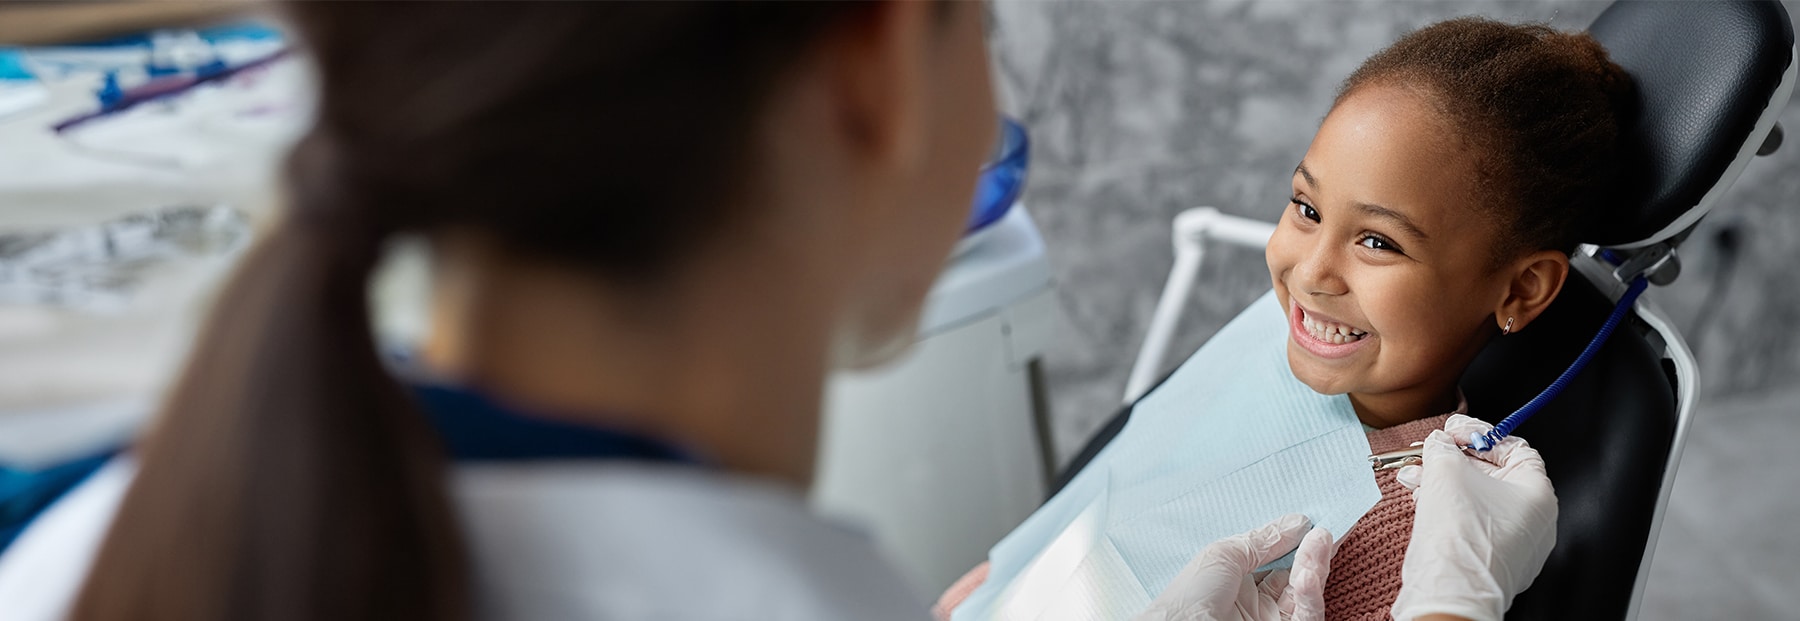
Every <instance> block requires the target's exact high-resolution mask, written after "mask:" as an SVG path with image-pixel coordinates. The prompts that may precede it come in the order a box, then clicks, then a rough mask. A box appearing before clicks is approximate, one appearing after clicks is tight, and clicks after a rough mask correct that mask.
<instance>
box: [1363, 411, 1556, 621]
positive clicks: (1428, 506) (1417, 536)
mask: <svg viewBox="0 0 1800 621" xmlns="http://www.w3.org/2000/svg"><path fill="white" fill-rule="evenodd" d="M1492 428H1493V427H1492V426H1491V425H1489V424H1487V423H1484V422H1482V421H1480V420H1477V419H1474V418H1470V417H1467V416H1463V415H1461V414H1458V415H1455V416H1451V417H1450V420H1449V421H1448V422H1446V423H1444V430H1442V431H1433V432H1431V435H1430V436H1428V437H1426V438H1425V447H1424V449H1425V451H1424V452H1425V454H1424V464H1423V465H1421V466H1407V467H1404V468H1401V469H1400V471H1399V472H1397V473H1395V476H1396V477H1398V479H1399V481H1400V484H1401V485H1405V486H1406V487H1408V488H1411V489H1412V490H1413V502H1414V503H1415V505H1416V508H1415V509H1414V512H1413V533H1412V542H1411V543H1409V544H1407V546H1406V561H1405V562H1404V563H1402V564H1401V566H1400V584H1401V586H1400V596H1399V598H1398V599H1396V600H1395V601H1394V608H1393V611H1392V612H1393V615H1394V619H1395V620H1396V621H1409V620H1410V619H1414V618H1416V617H1419V616H1420V615H1426V614H1434V613H1437V614H1448V615H1455V616H1460V617H1463V618H1466V619H1471V620H1473V621H1499V619H1500V617H1501V614H1502V613H1504V612H1506V609H1507V608H1509V607H1511V606H1512V600H1513V596H1516V595H1518V594H1519V592H1520V591H1524V590H1525V588H1526V587H1528V586H1531V581H1532V580H1533V579H1534V578H1537V575H1538V571H1539V570H1541V569H1543V567H1544V560H1545V559H1547V558H1549V557H1550V548H1552V547H1555V546H1556V490H1554V489H1552V488H1551V486H1550V478H1549V477H1548V476H1546V475H1545V474H1544V458H1543V457H1542V456H1540V455H1538V452H1537V450H1536V449H1533V448H1531V445H1529V444H1526V443H1525V441H1524V440H1522V439H1520V438H1518V437H1516V436H1511V437H1507V438H1506V439H1505V440H1502V441H1501V442H1500V444H1499V445H1498V446H1495V447H1494V448H1493V449H1491V450H1489V451H1487V452H1482V453H1476V452H1465V451H1463V450H1462V448H1461V447H1460V446H1459V445H1458V444H1457V440H1456V439H1458V438H1467V437H1469V435H1470V434H1471V433H1487V431H1488V430H1489V429H1492Z"/></svg>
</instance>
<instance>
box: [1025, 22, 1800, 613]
mask: <svg viewBox="0 0 1800 621" xmlns="http://www.w3.org/2000/svg"><path fill="white" fill-rule="evenodd" d="M1590 32H1591V33H1592V34H1593V35H1594V36H1595V37H1596V38H1597V39H1598V40H1599V41H1600V42H1601V43H1602V44H1603V45H1605V46H1606V47H1607V49H1608V51H1609V52H1610V53H1611V54H1612V56H1613V59H1614V60H1615V61H1617V62H1618V63H1619V64H1620V65H1621V66H1623V67H1624V68H1625V69H1626V70H1627V71H1628V72H1629V73H1631V75H1632V76H1633V78H1634V82H1635V84H1636V86H1637V89H1638V108H1637V109H1636V110H1633V111H1631V116H1630V118H1628V119H1627V122H1626V125H1625V128H1626V136H1625V139H1626V141H1627V144H1628V145H1629V146H1628V147H1627V149H1626V150H1627V152H1630V153H1632V154H1633V159H1632V160H1630V161H1629V162H1628V165H1627V173H1626V175H1625V176H1624V183H1623V188H1622V190H1623V191H1624V194H1623V196H1624V197H1625V200H1622V201H1621V202H1619V203H1618V204H1616V205H1611V206H1608V207H1607V209H1608V213H1607V214H1605V216H1604V217H1602V218H1600V219H1599V220H1600V224H1599V225H1597V226H1596V230H1594V231H1591V232H1590V234H1589V235H1588V237H1589V238H1590V240H1591V241H1592V242H1593V243H1594V244H1596V245H1599V246H1605V247H1612V248H1617V249H1621V251H1623V252H1626V253H1629V252H1632V250H1628V249H1645V248H1652V247H1655V246H1657V245H1664V246H1665V247H1666V249H1669V250H1670V251H1671V252H1672V249H1673V247H1674V245H1675V244H1678V243H1679V242H1680V241H1681V240H1682V239H1683V238H1685V236H1686V234H1687V232H1689V231H1691V230H1692V227H1693V225H1694V223H1696V222H1697V221H1698V220H1699V219H1700V217H1701V216H1703V215H1705V213H1706V212H1707V211H1708V210H1709V209H1710V208H1711V207H1712V206H1713V205H1714V204H1715V203H1716V202H1717V200H1716V199H1717V197H1718V195H1719V194H1720V193H1722V192H1723V190H1724V189H1725V187H1727V186H1729V185H1730V184H1731V182H1732V181H1734V180H1735V179H1736V177H1737V175H1738V173H1739V172H1741V171H1742V169H1743V166H1744V164H1745V163H1746V162H1747V161H1748V160H1749V159H1750V158H1751V157H1753V156H1754V155H1756V154H1757V152H1758V151H1759V150H1760V151H1762V152H1764V153H1766V152H1767V151H1769V150H1772V148H1773V146H1774V145H1775V144H1778V142H1779V140H1780V129H1779V128H1778V127H1775V126H1774V118H1775V115H1777V114H1779V112H1780V108H1782V107H1784V106H1785V104H1786V101H1787V98H1788V96H1789V95H1790V94H1791V91H1792V88H1793V79H1794V78H1793V74H1794V68H1793V66H1792V65H1793V60H1794V53H1793V50H1794V35H1793V26H1792V23H1791V22H1790V21H1789V17H1788V15H1787V12H1786V11H1785V10H1784V9H1783V8H1782V6H1781V5H1780V4H1779V3H1776V2H1773V1H1750V0H1733V1H1722V2H1657V1H1644V2H1618V3H1615V4H1614V5H1612V6H1610V7H1608V8H1607V10H1606V11H1605V12H1604V13H1602V14H1601V15H1600V17H1599V18H1597V19H1596V20H1595V21H1594V24H1593V25H1592V27H1591V29H1590ZM1765 147H1766V148H1765ZM1638 251H1639V252H1642V251H1643V250H1638ZM1582 259H1583V260H1589V261H1591V259H1586V258H1585V257H1584V258H1582ZM1672 277H1673V275H1672V274H1670V275H1668V278H1672ZM1603 278H1606V279H1610V278H1611V277H1610V276H1603ZM1659 282H1666V281H1659ZM1597 285H1598V286H1597ZM1620 288H1622V287H1621V285H1620V284H1619V283H1617V282H1606V281H1605V280H1602V281H1599V282H1595V281H1590V280H1588V279H1587V278H1585V277H1584V275H1583V274H1580V273H1571V274H1570V278H1569V281H1568V283H1567V284H1566V285H1565V286H1564V288H1563V291H1562V293H1561V295H1559V296H1558V298H1557V300H1556V301H1555V302H1554V303H1552V304H1551V306H1550V308H1549V309H1548V310H1546V312H1545V313H1544V315H1543V316H1542V317H1540V318H1539V319H1538V320H1537V321H1536V322H1534V323H1532V324H1531V326H1530V327H1529V328H1528V329H1526V330H1524V331H1522V332H1520V333H1518V334H1515V335H1512V336H1509V337H1506V338H1498V339H1494V341H1493V342H1492V343H1491V344H1490V345H1489V346H1488V347H1487V348H1486V349H1485V350H1484V351H1483V352H1482V353H1481V354H1480V355H1479V357H1478V358H1477V359H1476V360H1475V361H1474V363H1473V364H1471V365H1470V367H1469V369H1468V370H1467V372H1466V373H1465V375H1464V377H1463V380H1462V386H1463V390H1464V394H1465V395H1466V396H1467V397H1468V400H1469V407H1470V413H1471V414H1472V415H1474V416H1476V417H1478V418H1481V419H1483V420H1486V421H1488V422H1498V421H1499V420H1500V419H1501V418H1504V417H1505V416H1506V415H1508V414H1510V413H1512V412H1513V411H1514V410H1516V409H1517V408H1518V407H1519V406H1521V405H1523V404H1524V403H1525V402H1526V401H1528V400H1530V399H1531V398H1532V397H1534V396H1536V395H1537V393H1538V392H1539V391H1541V390H1543V389H1544V387H1546V386H1548V385H1550V383H1551V381H1552V380H1554V379H1555V378H1556V376H1557V375H1558V374H1560V373H1561V372H1562V371H1563V370H1564V369H1566V368H1568V366H1569V363H1570V362H1572V361H1573V360H1574V359H1575V357H1576V356H1577V355H1578V354H1579V353H1580V352H1581V350H1582V348H1583V347H1584V346H1586V344H1587V343H1588V341H1589V340H1590V339H1592V338H1593V335H1594V334H1595V333H1596V332H1597V331H1598V329H1599V327H1600V325H1601V324H1602V323H1603V322H1604V321H1605V319H1606V316H1607V314H1608V312H1609V311H1610V310H1611V309H1612V306H1613V304H1614V302H1613V300H1614V298H1615V297H1616V295H1617V292H1618V289H1620ZM1674 336H1675V340H1677V341H1678V340H1679V335H1674ZM1666 340H1668V339H1666V338H1665V337H1664V335H1663V334H1660V333H1658V332H1657V331H1655V330H1652V329H1651V327H1650V326H1648V325H1646V324H1645V322H1644V321H1643V320H1642V319H1640V318H1639V317H1637V316H1630V317H1628V319H1627V322H1626V323H1625V324H1623V325H1622V326H1621V327H1620V329H1619V330H1618V331H1617V332H1615V333H1614V335H1613V336H1612V338H1611V339H1610V340H1609V341H1608V342H1607V344H1606V345H1605V346H1604V347H1603V348H1602V349H1601V351H1600V354H1599V355H1598V357H1597V358H1596V359H1595V360H1594V361H1593V363H1592V364H1590V365H1589V366H1588V367H1587V368H1586V369H1585V370H1584V371H1583V372H1582V373H1581V374H1580V375H1579V376H1577V377H1576V378H1575V380H1574V381H1573V382H1572V383H1571V384H1570V386H1569V387H1568V388H1567V389H1566V390H1565V391H1564V392H1563V393H1562V394H1560V395H1559V396H1557V397H1556V399H1555V400H1554V401H1552V402H1551V403H1550V404H1549V405H1548V406H1547V407H1546V408H1545V409H1544V410H1542V411H1540V412H1539V413H1538V414H1537V415H1536V416H1534V417H1533V418H1532V419H1531V420H1530V421H1528V422H1526V423H1524V424H1523V425H1522V426H1521V427H1520V429H1519V434H1520V435H1521V436H1523V437H1525V438H1528V439H1530V440H1531V442H1532V445H1533V446H1535V447H1537V448H1538V450H1539V451H1541V452H1542V453H1543V455H1544V459H1545V461H1546V463H1547V465H1548V470H1549V474H1550V479H1551V481H1552V482H1553V483H1554V484H1555V486H1556V491H1557V498H1558V500H1559V502H1560V513H1559V516H1558V519H1557V543H1556V548H1555V550H1554V551H1552V552H1551V555H1550V558H1549V560H1548V562H1547V563H1546V564H1545V566H1544V569H1543V572H1542V573H1541V574H1539V576H1538V578H1537V580H1536V581H1534V582H1533V583H1532V587H1531V588H1530V589H1529V590H1527V591H1526V592H1524V593H1522V594H1521V595H1520V596H1519V597H1518V598H1517V599H1516V600H1515V601H1514V603H1513V607H1512V608H1511V609H1510V610H1509V611H1508V612H1507V615H1506V617H1507V618H1508V619H1619V618H1626V617H1627V616H1629V615H1630V614H1631V613H1632V612H1633V611H1634V610H1635V602H1636V598H1637V597H1639V596H1640V595H1641V593H1636V591H1637V590H1638V589H1640V588H1641V584H1640V580H1639V578H1640V575H1639V574H1640V573H1641V572H1642V571H1644V570H1645V569H1647V563H1644V561H1645V560H1646V558H1647V556H1646V555H1647V553H1648V550H1649V549H1650V547H1651V546H1653V545H1654V544H1655V541H1654V532H1653V531H1654V529H1655V527H1656V521H1657V516H1658V515H1659V512H1660V510H1661V507H1662V506H1663V503H1664V502H1666V498H1661V494H1663V493H1664V489H1665V482H1666V481H1665V475H1667V476H1670V477H1672V476H1673V472H1672V471H1669V465H1670V464H1672V463H1673V459H1672V456H1673V455H1675V454H1676V452H1677V451H1678V450H1679V448H1680V447H1679V443H1678V440H1679V438H1678V435H1677V431H1678V424H1679V422H1680V418H1681V413H1683V412H1689V411H1691V406H1692V404H1681V403H1678V400H1677V395H1679V394H1681V391H1680V390H1678V388H1680V386H1678V383H1679V381H1680V378H1678V376H1677V374H1676V366H1677V365H1676V364H1675V362H1674V361H1673V360H1671V358H1669V357H1668V356H1667V352H1669V351H1671V350H1672V349H1673V348H1670V347H1668V346H1669V345H1670V343H1667V342H1665V341H1666ZM1680 351H1681V352H1683V353H1682V354H1681V355H1686V354H1685V346H1681V347H1680ZM1165 379H1166V378H1165ZM1688 388H1690V394H1692V393H1691V388H1692V387H1688ZM1153 391H1154V389H1152V392H1153ZM1131 409H1132V408H1131V406H1127V407H1126V408H1125V409H1124V410H1123V411H1121V412H1119V413H1118V414H1117V415H1116V416H1114V418H1113V419H1112V420H1111V421H1109V422H1108V423H1107V424H1106V425H1104V426H1103V427H1102V428H1101V430H1100V432H1099V433H1098V434H1096V435H1095V436H1094V437H1093V438H1092V439H1091V440H1090V441H1089V442H1088V444H1087V445H1086V446H1085V447H1084V448H1083V450H1081V451H1080V452H1079V453H1078V454H1077V455H1076V456H1075V458H1074V459H1073V460H1072V462H1071V463H1070V465H1069V466H1068V467H1067V468H1066V469H1065V470H1064V471H1063V472H1062V473H1061V474H1060V475H1059V476H1058V477H1057V479H1056V481H1054V482H1053V484H1052V486H1051V489H1052V493H1054V492H1055V491H1056V490H1060V489H1061V488H1062V486H1063V485H1064V484H1066V483H1067V482H1068V480H1069V479H1070V478H1071V477H1073V476H1074V473H1075V472H1077V471H1079V470H1080V469H1081V468H1082V467H1083V466H1085V465H1086V464H1087V463H1088V462H1089V461H1090V460H1092V459H1093V457H1094V455H1095V454H1097V453H1098V452H1099V451H1100V449H1101V448H1103V447H1104V446H1105V445H1106V443H1107V442H1108V441H1110V440H1111V439H1112V437H1113V436H1115V435H1117V434H1118V433H1119V431H1120V430H1121V429H1122V428H1123V427H1124V425H1125V422H1126V420H1127V419H1128V418H1129V417H1130V415H1131Z"/></svg>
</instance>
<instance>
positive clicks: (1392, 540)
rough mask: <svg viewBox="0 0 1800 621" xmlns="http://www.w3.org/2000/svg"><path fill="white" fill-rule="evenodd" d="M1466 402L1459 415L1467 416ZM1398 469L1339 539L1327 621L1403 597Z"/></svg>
mask: <svg viewBox="0 0 1800 621" xmlns="http://www.w3.org/2000/svg"><path fill="white" fill-rule="evenodd" d="M1468 410H1469V408H1468V405H1467V403H1466V402H1465V403H1464V404H1462V405H1460V406H1459V407H1457V408H1456V412H1451V414H1456V413H1467V412H1468ZM1448 418H1450V414H1444V415H1440V416H1433V417H1431V418H1421V419H1419V420H1415V421H1412V422H1409V423H1402V424H1399V425H1395V426H1393V427H1389V428H1387V429H1373V430H1370V431H1369V449H1370V452H1371V454H1373V453H1386V452H1388V451H1395V450H1399V449H1403V448H1406V447H1407V446H1408V445H1411V444H1412V443H1414V442H1419V441H1421V440H1424V439H1425V436H1428V435H1431V432H1432V430H1434V429H1443V428H1444V421H1445V420H1446V419H1448ZM1394 473H1395V471H1394V470H1381V471H1377V472H1376V473H1375V483H1376V485H1378V486H1379V487H1380V488H1381V500H1379V501H1376V502H1375V506H1374V507H1371V508H1370V509H1369V512H1368V513H1366V514H1364V515H1363V517H1362V519H1360V520H1357V521H1356V524H1355V525H1353V526H1351V527H1350V531H1349V532H1346V533H1344V534H1343V536H1342V537H1339V538H1338V549H1337V553H1336V554H1333V555H1332V557H1331V574H1330V575H1329V576H1327V577H1326V580H1325V618H1326V620H1327V621H1382V620H1385V619H1388V618H1389V615H1388V611H1389V609H1391V608H1393V606H1394V599H1395V598H1397V597H1399V596H1400V563H1401V561H1403V560H1405V559H1406V543H1407V542H1408V541H1411V540H1412V523H1413V501H1412V492H1411V491H1408V490H1407V489H1406V488H1405V487H1403V486H1401V485H1400V482H1399V481H1396V480H1394ZM987 574H988V564H987V563H985V562H984V563H982V564H980V565H976V566H975V569H972V570H969V573H968V574H965V575H964V576H963V577H962V578H960V579H958V580H957V581H956V584H953V585H950V588H949V589H946V590H945V591H944V594H943V595H942V596H940V597H939V598H938V602H937V605H935V606H932V607H931V612H932V614H933V615H934V616H936V617H937V618H938V619H939V620H940V621H948V620H949V619H950V611H952V610H955V609H956V607H957V606H958V605H960V604H962V603H963V600H965V599H968V598H969V595H971V594H973V593H974V592H975V589H976V588H977V587H979V586H981V583H982V582H984V581H986V580H987Z"/></svg>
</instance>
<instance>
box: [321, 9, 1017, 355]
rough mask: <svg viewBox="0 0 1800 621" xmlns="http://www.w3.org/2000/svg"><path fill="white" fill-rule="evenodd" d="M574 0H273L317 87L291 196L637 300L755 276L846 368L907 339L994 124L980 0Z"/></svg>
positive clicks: (953, 234) (962, 213)
mask: <svg viewBox="0 0 1800 621" xmlns="http://www.w3.org/2000/svg"><path fill="white" fill-rule="evenodd" d="M351 4H356V3H351ZM581 4H582V5H584V6H571V5H560V4H558V3H526V4H524V5H518V4H511V3H477V4H476V5H474V6H461V7H446V6H438V7H433V9H432V10H429V11H422V10H419V9H418V8H417V7H413V6H408V5H404V4H401V5H392V6H388V5H382V4H376V5H373V6H363V5H356V6H345V5H342V4H336V3H299V4H297V5H296V6H294V7H293V11H292V12H293V13H294V14H295V16H296V18H297V21H298V22H299V23H298V25H299V26H300V30H301V32H302V34H303V35H304V37H305V39H306V40H307V41H308V42H309V44H310V47H311V49H312V52H313V56H314V57H315V58H316V61H317V63H318V64H319V65H320V69H321V73H322V76H323V80H322V86H323V91H324V96H323V99H322V104H321V110H320V114H319V119H318V125H317V127H316V128H315V129H314V131H313V132H312V133H311V134H310V135H309V136H307V138H306V139H305V140H304V141H303V142H302V144H301V146H300V147H299V149H298V150H297V151H296V155H295V158H294V166H293V167H292V168H293V175H292V176H293V184H294V186H295V188H296V189H297V190H298V191H299V192H300V193H301V201H300V202H301V205H300V206H301V208H302V210H306V209H325V210H334V211H354V212H359V213H355V214H352V215H353V216H354V217H359V218H378V219H380V220H381V225H382V228H386V229H401V230H413V231H421V232H425V233H428V234H433V235H438V234H442V233H447V235H443V237H447V238H451V239H454V240H457V241H458V243H456V244H439V248H438V250H439V253H440V254H444V253H446V252H448V253H450V254H457V253H458V252H459V251H461V250H463V249H464V246H463V245H462V244H461V243H460V242H461V241H466V240H469V239H471V238H473V239H475V240H477V242H478V244H479V245H482V246H485V247H486V248H485V249H486V250H490V251H492V252H486V253H483V254H482V256H484V257H488V256H495V257H499V258H502V259H505V260H508V261H510V262H512V263H520V264H529V265H532V266H535V267H537V268H549V269H563V270H569V271H579V272H583V273H585V274H587V275H589V276H592V277H593V280H594V281H595V282H596V283H597V284H599V285H601V286H604V287H606V288H608V289H609V290H611V291H615V292H618V293H620V294H621V295H620V296H619V297H622V298H625V299H631V300H641V301H643V302H644V303H645V304H649V303H650V302H651V301H655V300H667V299H670V298H672V297H678V296H683V295H686V294H685V293H683V292H682V291H681V289H682V288H684V287H690V286H700V287H708V286H711V285H709V284H706V283H704V282H703V281H705V280H706V279H708V278H713V277H726V276H727V275H729V276H730V277H732V278H736V279H739V280H740V281H742V280H751V281H753V282H752V283H751V284H757V285H770V286H768V287H767V288H766V290H767V291H768V292H769V296H768V299H767V300H765V301H766V305H768V306H782V305H786V304H789V303H795V302H798V301H804V302H809V303H812V302H816V303H818V304H820V305H823V306H824V308H822V309H820V310H819V312H824V313H826V314H827V315H828V320H829V322H831V323H833V324H835V325H837V326H838V328H837V333H838V335H839V337H840V338H839V342H838V343H837V344H836V348H837V350H838V351H839V352H840V358H842V362H845V363H851V364H854V363H860V362H864V361H866V360H868V359H870V358H871V357H872V356H871V354H872V353H877V352H881V351H887V350H890V349H891V348H890V347H887V344H889V343H892V342H895V341H900V342H906V341H905V340H904V339H905V337H910V336H911V331H912V322H911V320H912V318H913V317H914V316H915V315H916V314H917V310H918V308H919V306H920V305H921V303H922V300H923V298H924V295H925V292H926V290H927V289H928V288H929V285H930V283H931V282H932V280H933V279H934V277H935V275H936V273H937V272H938V271H939V269H940V268H941V267H942V263H943V261H944V259H945V258H946V256H947V255H948V253H949V250H950V248H951V246H952V245H953V244H954V242H955V240H956V238H957V236H958V235H959V234H960V233H961V227H962V225H963V223H964V220H965V218H966V217H967V214H968V212H969V205H970V203H971V197H972V194H973V192H974V188H975V177H976V172H977V169H978V168H979V165H980V163H981V158H982V156H983V155H985V154H986V149H987V148H988V147H989V145H990V144H991V141H992V137H993V135H994V129H995V128H994V125H995V116H994V107H993V101H992V95H991V89H990V86H989V83H988V75H987V71H988V63H987V62H986V51H985V43H984V40H983V32H984V30H983V20H984V15H983V11H982V8H981V6H980V5H974V4H968V3H956V2H948V3H911V2H886V3H870V4H857V3H824V4H822V5H821V4H813V3H798V4H793V3H775V4H769V5H763V4H757V3H750V4H744V3H708V2H667V3H665V2H651V3H592V4H589V3H581ZM390 26H391V27H394V28H398V29H399V31H398V32H396V31H394V30H389V29H388V28H389V27H390ZM414 32H417V33H419V34H417V35H413V34H411V33H414ZM450 258H451V259H453V260H461V259H463V258H464V257H456V256H453V257H450ZM753 268H758V269H762V270H764V273H763V274H760V275H759V274H745V273H743V272H747V271H751V270H752V269H753ZM734 272H735V273H734ZM759 279H766V280H769V281H772V282H768V283H763V282H754V281H757V280H759ZM796 298H804V300H796ZM738 310H740V311H744V310H754V309H738ZM651 312H653V313H657V314H663V315H667V314H669V313H670V312H671V309H668V308H660V309H653V310H652V311H651ZM796 312H812V311H804V310H803V311H796ZM744 316H745V317H746V319H747V322H746V323H747V324H749V325H747V326H746V327H747V328H748V329H755V328H754V327H753V325H754V323H755V321H756V319H755V315H754V313H749V314H745V315H744Z"/></svg>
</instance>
